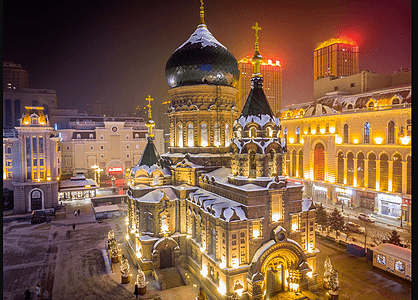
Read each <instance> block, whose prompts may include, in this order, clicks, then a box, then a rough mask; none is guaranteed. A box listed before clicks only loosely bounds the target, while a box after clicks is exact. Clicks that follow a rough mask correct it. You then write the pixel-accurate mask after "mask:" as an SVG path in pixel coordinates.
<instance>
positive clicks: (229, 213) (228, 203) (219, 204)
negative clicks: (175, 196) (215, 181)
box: [188, 189, 248, 222]
mask: <svg viewBox="0 0 418 300" xmlns="http://www.w3.org/2000/svg"><path fill="white" fill-rule="evenodd" d="M188 199H189V201H191V202H193V203H195V204H196V205H198V206H200V207H202V208H203V210H204V211H205V212H206V213H209V214H211V215H213V216H214V217H215V218H219V219H223V220H225V221H227V222H229V221H243V220H247V219H248V218H247V215H246V213H245V211H244V209H243V205H242V204H241V203H238V202H235V201H233V200H230V199H228V198H225V197H222V196H219V195H217V194H214V193H211V192H208V191H206V190H203V189H198V190H197V191H196V192H192V193H190V194H189V198H188Z"/></svg>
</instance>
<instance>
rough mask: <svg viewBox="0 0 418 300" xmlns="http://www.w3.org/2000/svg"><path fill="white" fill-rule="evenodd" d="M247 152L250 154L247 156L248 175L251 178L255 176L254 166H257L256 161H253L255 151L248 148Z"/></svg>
mask: <svg viewBox="0 0 418 300" xmlns="http://www.w3.org/2000/svg"><path fill="white" fill-rule="evenodd" d="M248 154H250V157H249V169H250V174H249V175H250V177H251V178H253V177H256V168H257V165H256V161H255V151H254V150H250V151H249V152H248Z"/></svg>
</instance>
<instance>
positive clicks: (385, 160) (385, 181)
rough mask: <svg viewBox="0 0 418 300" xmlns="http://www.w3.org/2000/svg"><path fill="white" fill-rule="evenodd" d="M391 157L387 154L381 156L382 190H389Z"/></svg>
mask: <svg viewBox="0 0 418 300" xmlns="http://www.w3.org/2000/svg"><path fill="white" fill-rule="evenodd" d="M388 160H389V157H388V155H387V154H386V153H383V154H382V155H380V184H379V186H380V190H381V191H387V190H388V171H389V163H388Z"/></svg>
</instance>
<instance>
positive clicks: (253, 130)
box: [250, 127, 257, 139]
mask: <svg viewBox="0 0 418 300" xmlns="http://www.w3.org/2000/svg"><path fill="white" fill-rule="evenodd" d="M256 137H257V128H255V127H251V128H250V138H252V139H254V138H256Z"/></svg>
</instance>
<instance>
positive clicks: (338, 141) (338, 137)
mask: <svg viewBox="0 0 418 300" xmlns="http://www.w3.org/2000/svg"><path fill="white" fill-rule="evenodd" d="M342 142H343V139H342V137H340V136H338V135H337V136H336V137H335V143H336V144H341V143H342Z"/></svg>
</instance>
